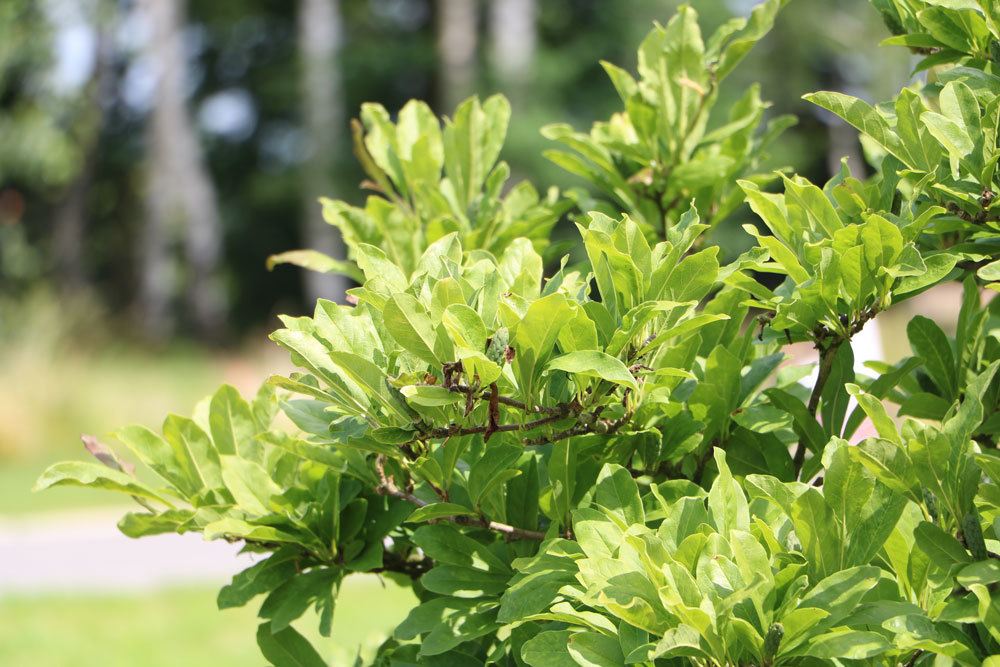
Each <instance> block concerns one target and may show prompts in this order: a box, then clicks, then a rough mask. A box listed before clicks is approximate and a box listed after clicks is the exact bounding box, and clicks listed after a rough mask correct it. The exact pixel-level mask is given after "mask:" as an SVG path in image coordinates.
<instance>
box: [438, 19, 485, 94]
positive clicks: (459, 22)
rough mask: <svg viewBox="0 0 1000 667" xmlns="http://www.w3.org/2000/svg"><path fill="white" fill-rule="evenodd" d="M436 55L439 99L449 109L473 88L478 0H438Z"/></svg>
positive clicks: (477, 27) (477, 37) (477, 38)
mask: <svg viewBox="0 0 1000 667" xmlns="http://www.w3.org/2000/svg"><path fill="white" fill-rule="evenodd" d="M437 24H438V25H437V33H438V57H439V58H440V61H441V95H440V98H441V99H440V102H441V104H442V105H443V106H444V111H445V112H447V113H450V112H451V111H452V109H454V108H455V106H456V105H457V104H458V103H459V102H461V101H462V100H463V99H465V98H466V97H468V96H469V95H471V94H472V93H473V92H474V87H475V80H476V48H477V46H478V43H479V34H478V29H479V5H478V1H477V0H438V3H437Z"/></svg>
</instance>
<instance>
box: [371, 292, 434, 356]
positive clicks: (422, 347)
mask: <svg viewBox="0 0 1000 667" xmlns="http://www.w3.org/2000/svg"><path fill="white" fill-rule="evenodd" d="M382 318H383V321H384V322H385V327H386V328H387V329H388V330H389V333H391V334H392V337H393V338H395V339H396V342H397V343H399V344H400V345H401V346H402V347H403V349H404V350H406V351H408V352H410V353H411V354H413V355H414V356H416V357H417V358H418V359H420V360H421V361H425V362H427V363H428V364H430V365H431V366H434V367H438V366H440V365H441V360H440V359H438V357H437V355H435V353H434V346H435V341H436V340H437V336H435V334H434V325H433V324H432V323H431V319H430V316H429V315H428V313H427V309H426V308H424V307H423V305H422V304H421V303H420V302H419V301H417V300H416V299H415V298H413V297H412V296H410V295H409V294H406V293H400V294H393V295H392V297H391V298H390V299H389V300H388V301H387V302H386V304H385V308H384V310H383V311H382Z"/></svg>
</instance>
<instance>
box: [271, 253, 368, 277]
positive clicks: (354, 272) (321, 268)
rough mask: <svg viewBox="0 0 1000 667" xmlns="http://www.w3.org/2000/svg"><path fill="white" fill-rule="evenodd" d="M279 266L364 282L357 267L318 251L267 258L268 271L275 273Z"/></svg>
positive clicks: (279, 254) (282, 254)
mask: <svg viewBox="0 0 1000 667" xmlns="http://www.w3.org/2000/svg"><path fill="white" fill-rule="evenodd" d="M279 264H292V265H294V266H299V267H302V268H303V269H309V270H310V271H318V272H320V273H339V274H341V275H345V276H347V277H348V278H350V279H351V280H354V281H355V282H362V281H364V274H362V273H361V271H360V270H358V267H357V266H355V265H354V264H352V263H351V262H345V261H343V260H339V259H334V258H333V257H330V256H329V255H326V254H324V253H321V252H319V251H318V250H287V251H285V252H281V253H278V254H276V255H271V256H270V257H268V258H267V270H268V271H273V270H274V267H276V266H278V265H279Z"/></svg>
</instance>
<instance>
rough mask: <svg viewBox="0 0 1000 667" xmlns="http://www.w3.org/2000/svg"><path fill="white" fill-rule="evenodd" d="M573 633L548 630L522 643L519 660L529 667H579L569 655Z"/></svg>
mask: <svg viewBox="0 0 1000 667" xmlns="http://www.w3.org/2000/svg"><path fill="white" fill-rule="evenodd" d="M572 636H573V633H572V632H570V631H569V630H549V631H547V632H542V633H539V634H537V635H535V636H534V637H532V638H531V639H529V640H528V641H526V642H525V643H524V646H523V647H521V659H522V660H524V662H525V663H526V664H528V665H531V667H579V663H577V661H576V660H574V659H573V657H572V656H571V655H570V654H569V649H568V646H569V641H570V638H571V637H572Z"/></svg>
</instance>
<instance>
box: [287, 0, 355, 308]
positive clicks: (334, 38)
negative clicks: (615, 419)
mask: <svg viewBox="0 0 1000 667" xmlns="http://www.w3.org/2000/svg"><path fill="white" fill-rule="evenodd" d="M343 39H344V36H343V19H342V17H341V14H340V2H339V0H301V2H300V3H299V15H298V40H299V57H300V60H301V68H302V75H301V80H302V94H301V98H302V117H303V121H304V122H303V130H304V131H305V133H306V136H307V137H308V142H307V147H306V155H305V158H304V162H303V167H302V170H303V177H302V192H303V197H304V201H303V209H304V219H303V229H304V233H303V237H304V239H305V242H306V246H307V247H309V248H312V249H314V250H318V251H320V252H322V253H325V254H327V255H330V256H332V257H342V256H343V254H344V247H343V243H342V242H341V241H340V237H339V235H338V233H337V230H336V229H335V228H334V227H332V226H331V225H329V224H327V222H326V221H325V220H324V219H323V215H322V209H321V208H320V205H319V202H318V201H317V194H316V193H333V192H335V191H336V187H335V185H334V182H333V170H334V165H335V164H336V156H337V153H338V151H340V150H341V149H342V147H343V144H344V142H343V136H344V125H345V116H346V114H345V113H344V90H343V83H342V79H341V75H340V62H339V56H340V51H341V46H342V43H343ZM303 279H304V280H305V286H306V296H307V298H309V299H310V300H314V299H318V298H321V297H322V298H326V299H337V300H339V299H342V298H343V293H344V290H345V289H346V287H347V285H346V282H345V280H344V279H343V278H342V277H340V276H338V275H335V274H332V273H331V274H323V273H318V272H313V271H309V272H306V273H305V274H303Z"/></svg>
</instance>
